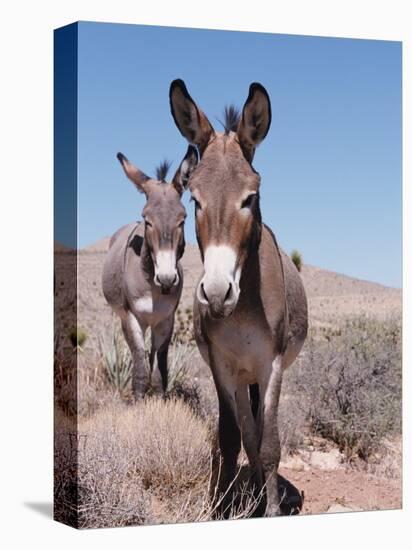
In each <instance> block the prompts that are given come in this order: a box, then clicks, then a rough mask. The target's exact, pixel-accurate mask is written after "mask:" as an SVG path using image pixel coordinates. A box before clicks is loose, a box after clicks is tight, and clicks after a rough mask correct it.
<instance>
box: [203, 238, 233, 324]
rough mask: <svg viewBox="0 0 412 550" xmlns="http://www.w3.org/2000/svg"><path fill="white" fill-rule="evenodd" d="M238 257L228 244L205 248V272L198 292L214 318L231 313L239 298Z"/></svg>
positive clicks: (220, 317)
mask: <svg viewBox="0 0 412 550" xmlns="http://www.w3.org/2000/svg"><path fill="white" fill-rule="evenodd" d="M236 259H237V258H236V254H235V251H234V250H233V248H231V247H230V246H227V245H212V246H208V247H207V248H206V250H205V255H204V264H203V267H204V271H205V272H204V275H203V277H202V279H201V280H200V282H199V284H198V287H197V290H196V293H197V299H198V300H199V302H200V303H201V304H203V305H204V306H207V308H208V311H209V313H210V315H211V317H213V318H214V319H224V318H225V317H228V316H229V315H231V313H232V312H233V310H234V309H235V307H236V304H237V301H238V299H239V293H240V288H239V279H240V268H236Z"/></svg>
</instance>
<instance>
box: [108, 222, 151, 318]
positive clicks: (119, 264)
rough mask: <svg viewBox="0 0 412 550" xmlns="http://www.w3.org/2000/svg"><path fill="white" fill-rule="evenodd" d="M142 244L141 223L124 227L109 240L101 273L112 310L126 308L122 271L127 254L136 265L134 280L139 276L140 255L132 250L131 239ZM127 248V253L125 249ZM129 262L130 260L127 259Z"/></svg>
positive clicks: (135, 250)
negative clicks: (132, 257) (131, 256)
mask: <svg viewBox="0 0 412 550" xmlns="http://www.w3.org/2000/svg"><path fill="white" fill-rule="evenodd" d="M134 235H135V240H136V241H137V242H138V241H139V240H140V241H141V242H142V243H143V236H144V225H143V224H142V223H130V224H127V225H124V226H123V227H121V228H120V229H118V230H117V231H116V233H114V235H113V236H112V237H111V239H110V243H109V250H108V251H107V254H106V257H105V260H104V264H103V272H102V289H103V294H104V297H105V298H106V300H107V303H108V304H109V305H110V306H111V307H112V308H113V309H114V310H119V311H120V310H121V309H122V308H124V307H125V306H126V303H127V302H126V296H125V288H124V270H125V266H126V263H127V260H128V258H127V253H128V254H129V256H130V255H131V254H132V253H133V254H134V263H135V264H136V266H135V267H136V272H135V276H136V278H139V274H140V253H139V251H138V250H137V249H136V248H135V249H133V248H132V246H133V238H134ZM128 246H129V251H128V250H127V247H128ZM129 261H130V259H129Z"/></svg>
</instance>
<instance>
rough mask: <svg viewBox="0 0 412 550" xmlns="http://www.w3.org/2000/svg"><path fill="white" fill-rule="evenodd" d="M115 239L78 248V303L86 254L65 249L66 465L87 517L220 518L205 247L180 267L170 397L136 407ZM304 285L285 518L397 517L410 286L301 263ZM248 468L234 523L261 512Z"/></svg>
mask: <svg viewBox="0 0 412 550" xmlns="http://www.w3.org/2000/svg"><path fill="white" fill-rule="evenodd" d="M108 243H109V239H108V238H105V239H102V240H100V241H99V242H97V243H95V244H94V245H92V246H89V247H87V248H85V249H82V250H80V251H79V253H78V260H77V287H78V292H77V297H76V292H75V290H74V289H71V288H70V286H71V284H70V283H73V281H74V276H73V275H72V278H71V280H70V277H69V276H68V273H69V271H70V269H69V270H68V268H67V266H68V265H69V266H70V265H71V266H72V268H73V269H72V273H74V266H75V265H76V255H75V253H74V251H73V250H70V249H67V248H65V247H63V246H61V245H58V244H56V245H55V324H56V333H57V336H56V340H57V341H56V350H57V351H58V352H57V353H56V359H55V395H56V424H55V425H56V467H57V470H58V469H59V468H60V470H61V471H62V472H63V470H65V469H66V470H67V469H68V468H69V466H68V465H70V463H71V462H70V461H71V458H70V457H71V456H72V454H73V449H74V450H75V451H76V453H78V455H79V466H78V472H77V475H78V477H79V488H78V494H77V493H76V494H77V502H78V503H79V510H80V512H79V514H78V517H77V519H76V522H77V524H78V525H79V526H80V527H99V526H103V525H113V526H117V525H129V524H136V523H139V524H153V523H165V522H180V521H202V520H208V519H211V517H212V512H213V510H211V509H210V504H209V500H210V499H209V494H210V493H209V492H210V479H211V472H210V469H211V466H210V464H211V458H210V457H211V449H212V448H213V446H214V441H215V430H216V418H217V399H216V395H215V390H214V386H213V382H212V380H211V375H210V373H209V370H208V367H207V366H206V365H205V364H204V363H203V361H202V359H201V358H200V356H199V354H198V352H197V349H196V346H195V344H194V342H193V337H192V333H191V317H192V314H191V308H192V299H193V292H194V289H195V285H196V282H197V280H198V278H199V276H200V274H201V272H202V266H201V261H200V256H199V252H198V249H197V246H196V245H192V244H187V245H186V250H185V254H184V256H183V259H182V265H183V268H184V291H183V296H182V300H181V303H180V305H179V308H178V311H177V315H176V322H175V337H174V340H173V345H172V346H171V348H170V350H169V365H170V373H171V374H170V378H171V380H170V388H169V391H168V397H169V398H168V399H166V400H162V399H159V398H158V397H156V396H153V397H151V398H148V399H145V402H144V403H140V404H134V403H133V402H132V400H131V399H130V384H129V381H130V380H129V374H130V372H129V370H130V357H129V355H128V350H127V348H126V346H125V343H124V341H123V338H122V335H121V334H120V331H119V324H118V320H117V319H116V317H115V316H114V315H113V313H112V312H111V309H110V307H109V306H108V305H107V303H106V302H105V299H104V297H103V294H102V290H101V271H102V265H103V261H104V256H105V253H106V250H107V247H108ZM303 260H304V258H303ZM301 276H302V279H303V282H304V286H305V289H306V293H307V297H308V304H309V320H310V330H309V335H308V339H307V342H306V343H305V346H304V348H303V350H302V352H301V355H300V357H299V358H298V360H297V361H296V362H295V364H294V365H292V367H291V368H290V369H289V370H288V371H287V372H286V373H285V377H284V384H283V389H282V396H281V405H280V412H279V422H280V433H281V441H282V460H281V465H280V471H279V473H280V481H279V483H280V489H281V491H283V496H284V501H283V502H284V506H283V509H282V511H283V513H285V514H295V513H298V512H299V513H300V514H318V513H324V512H329V513H331V512H349V511H359V510H376V509H394V508H400V507H401V506H402V483H401V481H402V479H401V472H402V460H401V457H402V454H401V452H402V442H401V311H402V293H401V290H399V289H394V288H389V287H385V286H383V285H379V284H376V283H372V282H368V281H362V280H357V279H354V278H351V277H348V276H345V275H342V274H338V273H333V272H331V271H327V270H324V269H321V268H319V267H314V266H310V265H306V264H305V263H304V262H303V266H302V269H301ZM76 300H77V302H76ZM76 303H77V308H78V319H77V323H76V313H75V312H76ZM68 356H69V359H67V357H68ZM76 358H77V361H78V373H77V375H76V371H75V370H74V367H75V363H76V361H75V359H76ZM75 412H77V413H78V421H77V425H76V422H75V420H74V416H73V415H74V413H75ZM76 426H77V428H76ZM76 430H78V433H77V434H76ZM73 434H74V435H73ZM73 438H75V440H76V442H75V443H73V441H74V439H73ZM242 469H243V470H245V469H246V470H247V467H246V461H245V457H244V454H243V452H242V453H241V456H240V459H239V480H237V486H239V487H246V489H244V492H245V498H244V500H245V504H244V505H242V506H243V508H241V507H240V508H239V507H238V508H236V509H235V508H234V510H233V514H232V517H233V518H236V517H245V516H248V515H250V510H251V509H252V508H253V502H251V501H252V500H253V499H252V497H250V495H248V493H247V491H248V490H247V484H245V483H243V481H242V479H243V477H242V476H243V474H242ZM57 470H56V472H57V473H56V478H55V489H56V495H55V498H56V500H57V501H58V502H60V503H61V506H60V512H59V513H61V517H60V519H63V521H69V522H70V520H68V519H67V518H68V515H70V513H71V512H70V511H69V512H68V511H67V510H68V505H67V506H66V505H65V504H64V503H65V502H66V504H67V502H69V501H70V500H71V498H72V496H73V495H71V494H70V491H73V487H72V486H71V485H70V483H71V480H70V479H69V478H70V475H69V474H67V473H66V474H65V473H62V472H61V473H59V472H58V471H57ZM68 475H69V478H68V477H67V476H68ZM246 477H247V476H246ZM242 483H243V485H242ZM70 487H71V488H70ZM73 521H74V520H73Z"/></svg>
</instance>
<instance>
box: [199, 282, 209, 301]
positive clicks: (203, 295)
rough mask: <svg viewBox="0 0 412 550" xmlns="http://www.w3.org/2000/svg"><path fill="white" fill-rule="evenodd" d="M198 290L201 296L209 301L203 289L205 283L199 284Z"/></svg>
mask: <svg viewBox="0 0 412 550" xmlns="http://www.w3.org/2000/svg"><path fill="white" fill-rule="evenodd" d="M200 291H201V293H202V298H203V299H204V300H205V301H206V302H209V298H208V297H207V294H206V291H205V285H204V284H203V283H202V284H201V285H200Z"/></svg>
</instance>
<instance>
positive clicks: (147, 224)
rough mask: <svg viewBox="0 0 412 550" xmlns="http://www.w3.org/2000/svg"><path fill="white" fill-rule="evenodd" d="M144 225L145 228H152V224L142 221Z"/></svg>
mask: <svg viewBox="0 0 412 550" xmlns="http://www.w3.org/2000/svg"><path fill="white" fill-rule="evenodd" d="M144 224H145V226H146V228H147V227H152V224H151V223H150V222H149V221H147V220H145V221H144Z"/></svg>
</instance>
